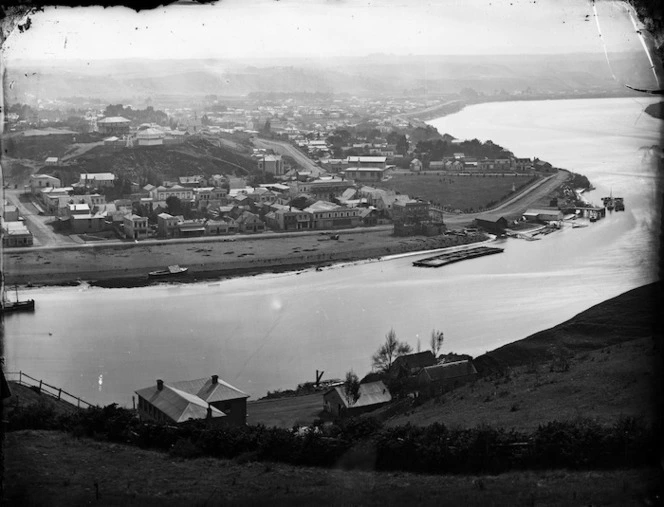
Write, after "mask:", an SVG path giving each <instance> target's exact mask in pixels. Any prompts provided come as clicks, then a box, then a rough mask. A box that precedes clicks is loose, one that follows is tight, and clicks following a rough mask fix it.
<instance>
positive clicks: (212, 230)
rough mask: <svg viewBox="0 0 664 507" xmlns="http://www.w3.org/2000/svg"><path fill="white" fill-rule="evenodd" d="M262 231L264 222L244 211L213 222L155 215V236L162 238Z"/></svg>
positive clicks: (163, 214) (221, 217)
mask: <svg viewBox="0 0 664 507" xmlns="http://www.w3.org/2000/svg"><path fill="white" fill-rule="evenodd" d="M264 231H265V222H263V221H262V220H261V219H260V217H259V216H258V215H256V214H254V213H251V212H250V211H246V210H245V211H240V213H239V214H238V215H237V216H236V217H235V218H233V217H232V216H230V215H227V216H220V217H218V218H216V219H214V220H209V219H206V220H185V219H184V218H183V217H182V216H173V215H170V214H169V213H159V215H157V235H158V236H160V237H162V238H187V237H197V236H219V235H226V234H236V233H241V234H254V233H260V232H264ZM137 239H140V238H137Z"/></svg>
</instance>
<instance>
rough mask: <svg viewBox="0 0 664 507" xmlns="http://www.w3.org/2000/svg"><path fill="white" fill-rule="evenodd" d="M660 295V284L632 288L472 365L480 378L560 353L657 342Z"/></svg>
mask: <svg viewBox="0 0 664 507" xmlns="http://www.w3.org/2000/svg"><path fill="white" fill-rule="evenodd" d="M661 295H662V289H661V282H655V283H652V284H650V285H645V286H643V287H639V288H637V289H633V290H631V291H629V292H626V293H624V294H621V295H619V296H616V297H614V298H612V299H609V300H608V301H604V302H603V303H600V304H598V305H595V306H593V307H592V308H589V309H588V310H586V311H584V312H581V313H579V314H578V315H576V316H574V317H572V318H571V319H570V320H568V321H566V322H563V323H562V324H559V325H557V326H555V327H553V328H551V329H547V330H545V331H540V332H539V333H535V334H534V335H531V336H529V337H528V338H524V339H522V340H519V341H516V342H513V343H509V344H507V345H504V346H503V347H500V348H498V349H496V350H493V351H491V352H488V353H486V354H483V355H481V356H479V357H477V358H476V359H475V360H474V362H475V366H476V368H477V370H478V372H479V374H480V375H482V376H484V375H490V374H492V373H498V372H502V371H504V370H505V369H507V368H511V367H515V366H522V365H527V364H529V363H532V362H535V363H539V362H542V361H546V360H549V359H551V358H553V357H554V355H556V354H560V353H563V354H564V353H568V354H574V353H578V352H584V351H590V350H596V349H600V348H604V347H608V346H610V345H615V344H618V343H623V342H627V341H630V340H635V339H637V338H644V337H649V336H651V337H653V338H654V339H656V340H660V339H661V320H660V319H661V317H660V313H661V311H660V309H661V308H662V306H661V303H662V299H661ZM659 345H660V346H661V343H660V344H659Z"/></svg>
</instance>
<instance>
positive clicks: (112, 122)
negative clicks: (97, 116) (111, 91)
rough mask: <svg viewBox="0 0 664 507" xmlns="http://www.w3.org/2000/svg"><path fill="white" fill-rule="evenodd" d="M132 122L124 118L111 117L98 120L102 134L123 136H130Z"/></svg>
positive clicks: (98, 126)
mask: <svg viewBox="0 0 664 507" xmlns="http://www.w3.org/2000/svg"><path fill="white" fill-rule="evenodd" d="M130 124H131V121H130V120H128V119H127V118H123V117H122V116H111V117H107V118H102V119H101V120H97V128H98V129H99V132H100V133H101V134H110V135H115V136H118V135H119V136H121V135H125V134H129V126H130Z"/></svg>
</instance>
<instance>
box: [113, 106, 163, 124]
mask: <svg viewBox="0 0 664 507" xmlns="http://www.w3.org/2000/svg"><path fill="white" fill-rule="evenodd" d="M104 116H122V117H123V118H127V119H128V120H132V121H135V122H138V123H157V124H159V125H168V123H169V122H168V115H167V114H166V113H164V112H163V111H159V110H155V109H154V108H153V107H152V106H148V107H146V108H145V109H132V107H131V106H127V107H124V106H123V105H122V104H110V105H108V106H106V109H105V110H104Z"/></svg>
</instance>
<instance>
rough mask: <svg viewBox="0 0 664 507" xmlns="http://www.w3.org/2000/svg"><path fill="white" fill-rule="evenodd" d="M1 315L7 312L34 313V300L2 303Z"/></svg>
mask: <svg viewBox="0 0 664 507" xmlns="http://www.w3.org/2000/svg"><path fill="white" fill-rule="evenodd" d="M0 308H1V310H2V313H9V312H34V311H35V300H34V299H26V300H25V301H3V302H2V307H0Z"/></svg>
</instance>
